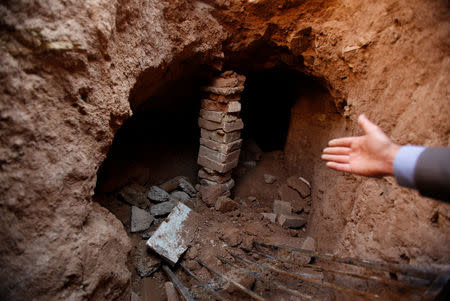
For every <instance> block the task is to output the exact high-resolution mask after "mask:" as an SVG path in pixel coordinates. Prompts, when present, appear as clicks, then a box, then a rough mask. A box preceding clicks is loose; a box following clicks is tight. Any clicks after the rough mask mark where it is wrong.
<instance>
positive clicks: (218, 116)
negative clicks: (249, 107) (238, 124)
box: [200, 109, 238, 123]
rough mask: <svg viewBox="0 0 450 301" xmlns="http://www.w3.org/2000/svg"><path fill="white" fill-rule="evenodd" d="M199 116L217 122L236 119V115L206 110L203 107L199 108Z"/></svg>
mask: <svg viewBox="0 0 450 301" xmlns="http://www.w3.org/2000/svg"><path fill="white" fill-rule="evenodd" d="M200 116H201V117H202V118H203V119H205V120H209V121H213V122H217V123H222V122H231V121H234V120H237V119H238V117H237V116H236V115H234V114H227V113H225V112H220V111H208V110H203V109H201V110H200Z"/></svg>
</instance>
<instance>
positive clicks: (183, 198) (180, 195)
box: [170, 191, 190, 203]
mask: <svg viewBox="0 0 450 301" xmlns="http://www.w3.org/2000/svg"><path fill="white" fill-rule="evenodd" d="M170 198H171V199H172V200H177V201H179V202H183V203H184V202H187V201H189V199H190V197H189V195H188V194H187V193H186V192H184V191H174V192H172V193H171V194H170Z"/></svg>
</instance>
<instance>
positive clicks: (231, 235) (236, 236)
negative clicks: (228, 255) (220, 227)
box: [221, 228, 242, 247]
mask: <svg viewBox="0 0 450 301" xmlns="http://www.w3.org/2000/svg"><path fill="white" fill-rule="evenodd" d="M221 239H222V240H223V241H224V242H226V243H227V244H228V245H229V246H231V247H237V246H238V245H240V244H241V242H242V232H241V231H240V230H239V229H237V228H226V229H225V230H224V232H223V235H222V236H221Z"/></svg>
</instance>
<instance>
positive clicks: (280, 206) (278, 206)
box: [273, 200, 292, 215]
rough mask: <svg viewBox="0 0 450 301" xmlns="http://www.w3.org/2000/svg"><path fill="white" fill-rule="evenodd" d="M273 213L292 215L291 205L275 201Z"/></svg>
mask: <svg viewBox="0 0 450 301" xmlns="http://www.w3.org/2000/svg"><path fill="white" fill-rule="evenodd" d="M273 213H275V214H286V215H290V214H291V213H292V206H291V203H289V202H284V201H280V200H274V201H273Z"/></svg>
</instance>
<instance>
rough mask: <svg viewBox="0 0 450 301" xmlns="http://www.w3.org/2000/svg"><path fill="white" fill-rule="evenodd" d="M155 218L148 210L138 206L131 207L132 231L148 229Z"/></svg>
mask: <svg viewBox="0 0 450 301" xmlns="http://www.w3.org/2000/svg"><path fill="white" fill-rule="evenodd" d="M153 220H154V218H153V216H151V215H150V213H149V212H148V211H147V210H144V209H141V208H139V207H136V206H132V207H131V232H139V231H143V230H147V229H148V228H149V227H150V226H151V224H152V222H153Z"/></svg>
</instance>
